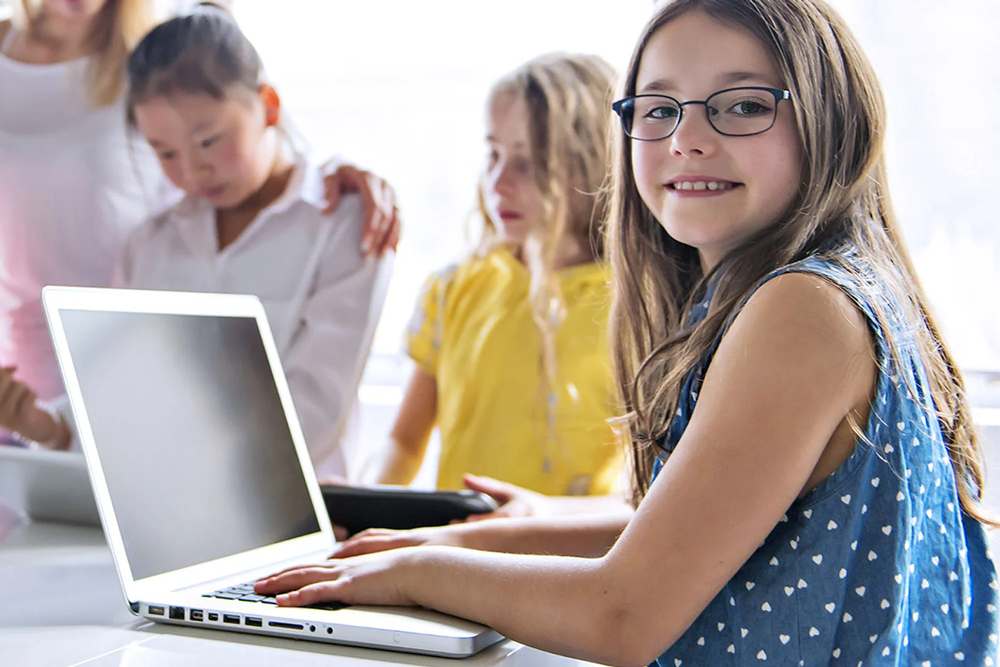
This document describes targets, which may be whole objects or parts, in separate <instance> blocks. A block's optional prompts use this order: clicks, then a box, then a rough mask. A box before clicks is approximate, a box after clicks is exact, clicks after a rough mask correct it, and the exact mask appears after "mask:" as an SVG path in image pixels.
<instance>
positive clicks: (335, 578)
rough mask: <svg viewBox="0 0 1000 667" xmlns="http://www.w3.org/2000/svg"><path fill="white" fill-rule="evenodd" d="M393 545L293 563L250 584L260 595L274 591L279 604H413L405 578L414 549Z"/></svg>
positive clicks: (410, 568)
mask: <svg viewBox="0 0 1000 667" xmlns="http://www.w3.org/2000/svg"><path fill="white" fill-rule="evenodd" d="M421 551H424V550H423V549H397V550H393V551H389V552H385V553H379V554H369V555H366V556H359V557H357V558H350V559H347V560H329V561H326V562H325V563H317V564H316V565H307V566H302V567H296V568H292V569H289V570H285V571H284V572H280V573H278V574H275V575H272V576H270V577H267V578H265V579H261V580H260V581H258V582H257V584H256V585H255V586H254V590H255V591H256V592H257V593H258V594H260V595H274V596H275V599H276V600H277V602H278V605H279V606H282V607H301V606H304V605H311V604H316V603H317V602H326V601H337V602H344V603H347V604H374V605H390V606H413V605H414V604H415V603H414V601H413V599H412V598H411V597H410V596H409V595H408V593H407V590H409V588H408V583H407V578H408V576H409V574H410V573H411V572H412V571H413V570H414V568H413V567H412V566H414V565H415V564H416V563H417V562H418V560H419V556H417V553H418V552H421Z"/></svg>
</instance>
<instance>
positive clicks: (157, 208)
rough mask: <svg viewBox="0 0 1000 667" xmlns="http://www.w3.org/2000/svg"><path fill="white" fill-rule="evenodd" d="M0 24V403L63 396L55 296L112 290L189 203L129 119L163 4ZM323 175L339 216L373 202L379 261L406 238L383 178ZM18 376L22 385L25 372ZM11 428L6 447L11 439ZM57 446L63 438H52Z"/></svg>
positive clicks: (78, 7)
mask: <svg viewBox="0 0 1000 667" xmlns="http://www.w3.org/2000/svg"><path fill="white" fill-rule="evenodd" d="M7 4H9V5H10V6H11V7H12V8H13V9H14V15H13V18H11V19H9V20H0V364H2V366H0V394H3V393H4V386H5V385H6V384H7V383H9V382H13V381H14V379H13V377H12V376H16V378H17V380H20V381H21V382H22V383H24V384H27V385H29V386H31V387H32V388H33V389H34V390H35V391H37V392H38V395H39V396H40V397H41V398H43V399H51V398H53V397H56V396H59V395H60V394H62V392H63V386H62V380H61V378H60V376H59V369H58V366H57V364H56V360H55V353H54V351H53V349H52V343H51V339H50V337H49V332H48V328H47V327H46V324H45V318H44V316H43V313H42V307H41V289H42V287H43V286H45V285H49V284H59V285H83V286H94V287H100V286H107V285H109V284H110V283H111V278H112V273H113V270H114V267H115V263H116V261H117V260H118V258H119V256H120V255H121V252H122V248H123V246H124V243H125V240H126V239H127V238H128V236H129V234H130V233H131V232H132V231H133V230H134V229H135V228H136V227H138V226H139V225H140V224H142V222H143V221H144V220H146V219H148V218H149V217H150V216H151V215H155V214H156V213H159V212H162V211H163V210H164V209H165V208H166V206H168V205H169V204H170V203H172V202H175V201H176V200H177V198H178V196H179V193H178V192H177V191H176V190H175V189H174V188H173V187H172V186H171V185H170V184H169V182H168V181H167V179H166V178H165V177H164V175H163V173H162V171H161V170H160V169H159V167H158V166H157V164H156V157H155V156H154V155H153V153H152V151H150V150H149V149H148V147H147V146H145V145H144V142H142V141H130V140H129V136H128V131H127V126H126V119H125V115H126V114H125V108H124V98H125V94H124V91H125V88H126V84H127V82H126V74H125V60H126V58H127V57H128V54H129V52H130V51H131V50H132V49H133V48H134V47H135V45H136V44H137V43H138V41H139V39H140V38H141V37H142V36H143V35H144V34H146V32H147V31H148V30H149V29H150V28H152V27H153V26H154V25H155V20H154V16H153V14H154V11H153V10H154V5H155V4H156V3H155V2H154V1H153V0H81V1H76V2H69V1H68V0H12V2H10V3H7ZM334 166H336V165H331V168H330V169H324V172H325V173H327V176H326V180H327V182H328V183H327V184H328V190H329V194H328V195H325V198H327V199H329V201H330V203H331V205H335V204H336V203H337V201H339V198H340V191H341V190H357V191H358V192H359V194H360V195H362V197H363V198H364V200H365V202H366V203H365V209H366V212H367V216H368V219H369V221H370V222H369V227H370V228H369V229H368V230H367V235H368V236H370V237H371V244H370V245H371V249H372V250H373V251H377V252H381V251H382V249H383V248H384V247H387V246H388V247H392V246H393V245H394V243H395V240H396V233H397V232H396V231H395V227H396V226H397V225H396V224H394V223H393V221H394V218H395V212H394V210H393V204H394V199H395V196H394V194H393V193H392V190H391V188H389V187H388V185H387V184H385V183H384V181H382V180H381V179H378V178H377V177H375V176H374V175H372V174H370V173H368V172H364V171H358V170H357V169H355V168H352V167H350V166H349V165H340V166H339V167H338V168H337V170H336V171H334V169H333V167H334ZM15 367H16V373H15ZM7 435H8V434H4V433H3V431H2V429H0V440H3V439H6V436H7ZM42 435H48V436H50V437H49V438H43V439H44V440H45V443H46V444H49V445H52V444H54V441H53V440H51V436H52V433H43V434H42Z"/></svg>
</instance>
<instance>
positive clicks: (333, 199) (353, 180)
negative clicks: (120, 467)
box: [323, 164, 400, 257]
mask: <svg viewBox="0 0 1000 667" xmlns="http://www.w3.org/2000/svg"><path fill="white" fill-rule="evenodd" d="M323 185H324V186H325V188H326V208H325V209H324V210H323V212H324V213H330V212H331V211H334V210H336V208H337V206H339V205H340V197H341V196H342V195H345V194H347V193H351V192H354V193H357V194H358V195H359V196H360V197H361V205H362V207H363V208H364V212H365V228H364V231H363V232H362V234H361V251H362V252H363V253H364V254H366V255H368V254H373V253H374V254H375V256H377V257H381V256H382V255H384V254H385V253H386V251H387V250H395V249H396V245H397V244H398V243H399V231H400V221H399V207H398V206H396V191H395V190H393V189H392V186H391V185H389V183H388V182H386V181H385V180H383V179H382V178H380V177H379V176H377V175H376V174H373V173H372V172H370V171H364V170H361V169H358V168H357V167H354V166H352V165H349V164H343V165H340V166H339V167H337V171H335V172H333V173H332V174H327V175H326V176H324V177H323Z"/></svg>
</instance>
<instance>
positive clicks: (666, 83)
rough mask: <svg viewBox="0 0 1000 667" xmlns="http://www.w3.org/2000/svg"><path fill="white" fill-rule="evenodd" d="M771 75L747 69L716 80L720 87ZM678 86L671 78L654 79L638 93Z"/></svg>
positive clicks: (658, 91) (657, 91) (655, 91)
mask: <svg viewBox="0 0 1000 667" xmlns="http://www.w3.org/2000/svg"><path fill="white" fill-rule="evenodd" d="M770 78H771V77H769V76H767V75H765V74H763V73H761V72H749V71H736V72H727V73H725V74H723V75H721V76H719V77H718V78H717V79H716V81H718V83H719V85H721V86H722V87H725V86H731V85H734V84H737V83H745V82H747V81H769V80H770ZM677 89H678V86H677V84H676V83H674V81H673V80H672V79H656V80H655V81H650V82H649V83H647V84H646V85H645V86H643V87H642V88H641V89H639V90H638V91H636V92H638V93H662V92H666V91H676V90H677Z"/></svg>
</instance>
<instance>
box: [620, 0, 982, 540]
mask: <svg viewBox="0 0 1000 667" xmlns="http://www.w3.org/2000/svg"><path fill="white" fill-rule="evenodd" d="M689 11H701V12H704V13H705V14H706V15H707V16H709V17H711V18H712V19H715V20H717V21H719V22H721V23H724V24H726V25H729V26H734V27H737V28H742V29H744V30H747V31H749V32H750V33H751V34H753V35H754V36H756V37H757V39H758V40H760V43H761V44H762V45H763V46H764V48H765V50H766V51H767V52H768V54H769V55H770V57H771V58H772V59H773V61H774V63H775V64H776V65H777V68H778V71H779V72H780V73H781V75H782V78H783V79H784V82H785V86H786V87H787V88H789V89H790V90H791V91H792V100H794V104H793V108H794V110H795V118H796V124H797V126H798V132H799V138H800V141H801V145H802V147H803V163H802V185H801V186H800V189H799V191H798V193H797V195H796V197H795V199H794V200H793V202H792V203H791V205H790V206H789V208H788V210H786V211H785V212H784V214H783V215H782V216H781V217H780V219H779V220H777V221H776V222H775V224H773V225H770V226H769V227H768V228H766V229H764V230H762V231H761V232H759V233H758V234H757V235H756V236H754V237H753V238H751V239H749V240H748V241H747V242H746V243H744V244H743V245H742V246H741V247H739V248H736V249H734V250H733V251H731V252H730V253H729V254H728V255H727V256H726V257H724V258H723V260H722V261H721V262H720V263H719V264H718V266H716V267H715V268H714V269H713V270H712V272H711V274H709V275H708V276H706V275H703V274H702V269H701V265H700V262H699V259H698V254H697V251H696V250H695V249H694V248H692V247H690V246H686V245H683V244H681V243H678V242H677V241H675V240H673V239H672V238H670V236H668V235H667V233H666V232H665V231H664V230H663V228H662V227H661V226H660V224H659V223H658V222H657V221H656V219H655V218H654V217H653V215H652V213H651V212H650V211H649V209H648V208H647V207H646V205H645V204H644V203H643V201H642V199H641V197H640V196H639V193H638V191H637V189H636V184H635V180H634V178H633V175H632V158H631V144H630V140H629V139H628V138H627V137H625V136H624V134H623V133H620V132H619V133H616V135H617V137H618V139H617V141H616V145H615V155H614V158H613V162H614V166H613V174H612V178H613V180H614V185H613V197H612V202H611V221H610V225H609V233H608V239H607V243H608V253H609V255H610V259H611V268H612V275H613V282H614V285H615V292H614V296H613V301H612V307H611V322H610V335H611V341H612V350H613V363H614V366H615V375H616V379H617V382H618V385H619V387H620V389H621V391H622V393H623V396H624V400H625V407H626V414H625V416H624V417H623V418H622V420H620V425H621V426H623V429H622V430H623V431H625V432H626V433H625V434H626V435H627V436H628V437H629V438H630V440H631V444H632V452H633V454H632V461H631V463H632V468H633V470H632V474H633V501H634V502H636V503H638V502H639V500H640V499H641V498H642V497H643V496H644V495H645V493H646V492H647V491H648V489H649V485H650V482H651V477H652V465H653V461H654V458H655V457H656V455H657V453H658V450H659V448H660V445H659V444H658V443H659V442H661V441H662V438H663V437H664V436H665V435H666V432H667V429H668V427H669V424H670V417H671V415H673V414H674V412H675V410H676V408H677V404H678V401H679V393H680V390H681V386H682V383H683V381H684V379H685V378H686V377H687V376H688V375H689V374H690V373H691V372H692V370H693V369H694V367H695V366H696V364H697V363H698V361H699V360H700V359H702V357H703V356H704V354H705V353H706V351H707V350H708V349H709V347H710V345H711V344H712V342H713V341H714V340H715V339H716V337H717V336H718V335H719V333H720V331H721V330H722V328H723V326H724V325H725V323H726V322H727V320H728V319H729V318H730V317H731V316H732V315H733V313H734V310H735V309H736V307H737V305H738V304H739V303H741V302H742V300H743V299H744V298H745V297H746V296H747V295H748V294H749V293H750V291H751V290H752V288H753V286H754V285H755V284H756V283H757V282H758V281H759V280H761V279H762V278H763V277H764V276H766V275H767V274H768V273H770V272H771V271H773V270H775V269H777V268H779V267H781V266H784V265H787V264H790V263H792V262H795V261H798V260H801V259H804V258H806V257H809V256H812V255H822V254H823V253H824V252H825V251H826V250H828V249H829V248H831V247H834V246H836V245H837V244H838V243H843V242H846V243H849V244H852V245H853V246H855V247H856V248H857V251H858V253H859V255H860V257H861V258H862V259H863V260H864V261H865V263H866V264H867V265H868V267H869V269H870V270H871V271H872V272H874V273H875V274H877V276H876V280H872V278H871V277H870V276H865V275H860V274H859V273H858V272H857V271H854V270H852V268H851V266H849V265H844V266H843V268H844V269H845V270H847V271H850V272H851V273H852V274H854V275H855V277H856V278H857V281H858V283H859V284H860V285H862V289H865V290H867V291H868V292H869V294H868V295H867V296H869V297H871V298H869V299H868V301H869V303H872V304H873V305H874V306H875V315H876V318H877V320H878V322H879V324H880V325H881V326H883V327H886V328H887V327H888V322H889V321H890V318H891V317H892V314H891V313H888V312H886V311H885V309H881V308H880V307H879V306H878V304H879V303H881V299H879V298H878V294H879V293H880V292H881V291H882V290H884V289H885V288H886V287H887V288H888V289H889V290H890V292H891V296H892V297H893V298H894V299H895V301H896V302H897V303H899V304H900V306H901V310H902V312H901V313H900V314H899V315H898V316H899V317H901V318H902V319H903V321H904V322H905V323H906V324H907V325H908V326H909V327H910V328H911V329H912V331H913V333H914V336H915V338H916V342H917V346H918V349H919V353H920V356H921V358H922V359H923V361H924V363H925V364H926V367H927V372H928V381H929V384H930V390H931V396H932V398H933V402H934V408H935V410H936V413H935V415H934V416H935V417H936V418H937V419H938V421H939V423H940V425H941V429H942V432H943V434H944V439H945V443H946V445H947V447H948V450H949V453H950V455H951V459H952V462H953V464H954V470H955V475H956V479H957V481H958V484H957V486H958V493H959V497H960V500H961V503H962V507H963V509H964V510H965V512H966V513H968V514H970V515H971V516H973V517H975V518H977V519H979V520H981V521H983V522H985V523H990V524H993V525H996V524H995V523H994V522H993V521H992V519H991V518H989V517H988V516H987V515H986V513H985V512H984V511H983V509H982V508H981V506H980V497H981V492H982V489H983V460H982V451H981V448H980V445H979V442H978V440H977V436H976V433H975V431H974V429H973V426H972V419H971V414H970V409H969V404H968V401H967V399H966V396H965V387H964V382H963V380H962V376H961V373H960V372H959V368H958V365H957V363H956V362H955V359H954V357H953V356H952V354H951V352H950V351H949V349H948V346H947V345H946V344H945V341H944V339H943V338H942V336H941V332H940V329H939V327H938V325H937V324H936V322H935V319H934V317H933V316H932V314H931V311H930V306H929V304H928V300H927V297H926V296H925V294H924V291H923V289H922V288H921V286H920V283H919V281H918V280H917V274H916V271H915V270H914V268H913V264H912V262H911V260H910V258H909V255H908V253H907V251H906V249H905V247H904V244H903V242H902V238H901V234H900V229H899V225H898V223H897V220H896V215H895V213H894V212H893V209H892V205H891V203H890V200H889V192H888V189H887V185H886V171H885V156H884V151H883V148H884V146H883V144H884V137H885V122H886V121H885V116H886V114H885V106H884V101H883V96H882V91H881V89H880V87H879V85H878V81H877V79H876V76H875V72H874V70H873V69H872V67H871V65H870V64H869V62H868V60H867V58H866V57H865V55H864V54H863V52H862V50H861V48H860V46H859V44H858V42H857V40H856V39H855V37H854V36H853V35H852V33H851V31H850V30H849V28H848V27H847V25H846V24H845V23H844V21H843V20H842V19H841V17H840V16H839V15H838V14H837V13H836V12H835V11H834V10H833V9H832V8H831V7H830V6H829V5H828V4H826V2H824V1H823V0H674V1H672V2H666V3H664V4H661V5H660V6H658V8H657V10H656V12H655V13H654V15H653V17H652V18H651V19H650V20H649V22H648V23H647V25H646V27H645V28H644V29H643V31H642V33H641V36H640V38H639V41H638V43H637V45H636V48H635V50H634V52H633V54H632V58H631V61H630V63H629V66H628V71H627V72H626V75H625V78H624V95H625V96H628V95H634V94H635V86H636V77H637V73H638V68H639V63H640V61H641V59H642V55H643V51H644V49H645V47H646V44H647V43H648V42H649V40H650V38H651V36H652V35H653V34H655V33H656V32H657V30H659V29H660V28H661V27H662V26H663V25H665V24H666V23H668V22H669V21H671V20H673V19H675V18H677V17H678V16H680V15H681V14H683V13H685V12H689ZM829 259H830V260H831V261H834V262H837V261H838V259H837V256H836V255H835V254H832V253H831V254H830V255H829ZM707 279H712V280H715V281H717V283H716V284H717V287H716V291H715V294H714V296H713V303H712V305H711V307H710V311H709V313H708V315H707V317H706V318H705V319H704V320H702V321H701V322H699V323H698V324H697V325H696V326H694V327H691V328H689V329H685V327H684V326H683V325H684V323H685V321H686V319H687V316H688V313H689V312H690V309H691V306H692V301H693V299H694V297H695V295H696V294H698V293H699V292H701V291H702V290H703V289H704V285H705V284H706V280H707ZM888 352H889V356H890V359H889V360H887V361H888V362H889V363H898V361H899V359H900V357H899V352H898V350H897V349H895V347H894V346H892V345H891V343H890V349H889V351H888ZM911 389H912V387H911ZM855 431H856V432H857V433H858V434H859V436H861V432H860V428H858V426H857V425H855Z"/></svg>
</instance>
